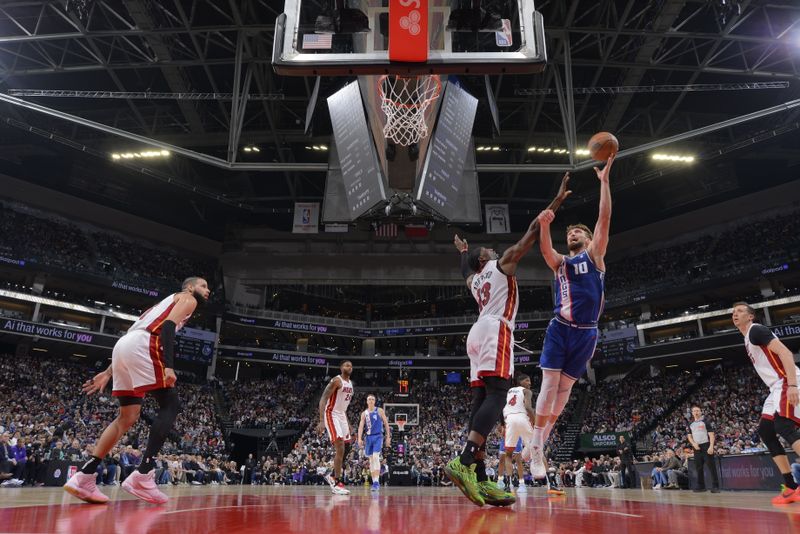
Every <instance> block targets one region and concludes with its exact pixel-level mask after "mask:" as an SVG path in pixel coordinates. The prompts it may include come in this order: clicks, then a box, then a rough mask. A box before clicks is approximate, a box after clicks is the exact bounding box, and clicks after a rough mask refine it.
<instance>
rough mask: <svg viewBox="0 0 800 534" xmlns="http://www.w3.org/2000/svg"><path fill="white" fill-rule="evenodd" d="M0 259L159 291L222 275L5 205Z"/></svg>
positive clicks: (0, 212)
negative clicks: (189, 276)
mask: <svg viewBox="0 0 800 534" xmlns="http://www.w3.org/2000/svg"><path fill="white" fill-rule="evenodd" d="M0 256H2V257H3V258H4V259H3V262H4V263H18V264H20V265H25V264H28V263H33V264H38V265H42V266H49V267H55V268H58V269H63V270H65V271H71V272H79V273H86V274H92V275H97V276H104V277H110V278H113V279H115V280H120V281H122V282H125V283H128V284H139V285H149V284H152V285H154V286H155V287H157V288H173V287H175V286H176V285H177V284H180V282H181V281H182V280H183V279H184V278H185V277H186V276H187V273H192V274H204V275H206V276H208V277H211V276H212V275H213V274H214V273H215V271H216V269H215V267H214V263H213V261H210V260H203V259H200V258H190V257H187V256H186V255H185V254H177V253H176V252H174V251H172V250H167V249H165V248H160V247H159V246H157V245H155V244H151V243H148V242H145V241H141V240H136V239H133V238H129V237H125V236H122V235H121V234H115V233H113V232H109V231H103V230H101V229H97V228H94V227H91V226H89V225H88V224H81V225H79V224H76V223H74V222H72V221H69V220H67V219H64V218H62V217H59V216H57V215H52V214H45V213H43V212H39V211H37V210H34V209H31V208H28V207H27V206H23V205H19V204H3V203H0ZM19 262H22V263H19Z"/></svg>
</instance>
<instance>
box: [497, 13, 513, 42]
mask: <svg viewBox="0 0 800 534" xmlns="http://www.w3.org/2000/svg"><path fill="white" fill-rule="evenodd" d="M494 40H495V43H496V44H497V46H499V47H501V48H508V47H509V46H511V44H512V43H513V42H514V37H513V36H512V35H511V21H510V20H509V19H503V29H502V30H500V31H499V32H494Z"/></svg>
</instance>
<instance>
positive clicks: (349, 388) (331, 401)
mask: <svg viewBox="0 0 800 534" xmlns="http://www.w3.org/2000/svg"><path fill="white" fill-rule="evenodd" d="M339 379H340V380H341V381H342V387H340V388H339V389H337V390H336V391H334V392H333V395H331V396H330V397H329V398H328V405H327V406H326V407H325V411H326V412H333V413H341V414H343V413H346V412H347V407H348V406H350V399H352V398H353V383H352V382H350V381H349V380H345V379H344V377H343V376H342V375H339Z"/></svg>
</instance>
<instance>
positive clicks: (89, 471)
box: [81, 456, 103, 475]
mask: <svg viewBox="0 0 800 534" xmlns="http://www.w3.org/2000/svg"><path fill="white" fill-rule="evenodd" d="M102 461H103V459H102V458H98V457H97V456H92V458H91V459H90V460H89V461H88V462H86V463H85V464H83V467H81V473H83V474H84V475H94V474H95V473H97V468H98V467H100V462H102Z"/></svg>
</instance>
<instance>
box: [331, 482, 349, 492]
mask: <svg viewBox="0 0 800 534" xmlns="http://www.w3.org/2000/svg"><path fill="white" fill-rule="evenodd" d="M331 493H333V494H334V495H350V490H348V489H346V488H345V487H344V484H342V483H341V482H339V483H338V484H336V485H335V486H331Z"/></svg>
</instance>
